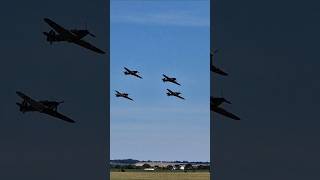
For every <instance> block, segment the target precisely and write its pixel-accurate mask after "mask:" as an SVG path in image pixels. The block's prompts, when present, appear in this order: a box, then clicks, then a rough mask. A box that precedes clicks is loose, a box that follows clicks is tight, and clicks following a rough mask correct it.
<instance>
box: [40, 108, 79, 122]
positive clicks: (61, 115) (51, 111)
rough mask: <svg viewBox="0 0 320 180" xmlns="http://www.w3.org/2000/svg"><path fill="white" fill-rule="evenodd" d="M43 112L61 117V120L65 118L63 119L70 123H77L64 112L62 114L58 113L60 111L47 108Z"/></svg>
mask: <svg viewBox="0 0 320 180" xmlns="http://www.w3.org/2000/svg"><path fill="white" fill-rule="evenodd" d="M43 113H46V114H48V115H50V116H53V117H56V118H59V119H61V120H63V121H67V122H70V123H75V121H74V120H72V119H70V118H68V117H67V116H65V115H63V114H60V113H58V112H56V111H53V110H45V111H44V112H43Z"/></svg>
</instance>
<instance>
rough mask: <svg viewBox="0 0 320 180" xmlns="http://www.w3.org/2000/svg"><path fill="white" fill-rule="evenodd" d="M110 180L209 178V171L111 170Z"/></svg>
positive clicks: (190, 179)
mask: <svg viewBox="0 0 320 180" xmlns="http://www.w3.org/2000/svg"><path fill="white" fill-rule="evenodd" d="M110 176H111V180H209V179H210V173H209V172H186V173H185V172H111V174H110Z"/></svg>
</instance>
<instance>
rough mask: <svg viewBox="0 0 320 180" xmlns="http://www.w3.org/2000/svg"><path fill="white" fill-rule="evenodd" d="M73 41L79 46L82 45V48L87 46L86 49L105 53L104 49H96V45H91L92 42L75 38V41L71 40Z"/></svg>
mask: <svg viewBox="0 0 320 180" xmlns="http://www.w3.org/2000/svg"><path fill="white" fill-rule="evenodd" d="M72 42H73V43H75V44H77V45H79V46H82V47H84V48H87V49H90V50H91V51H94V52H96V53H100V54H105V52H104V51H102V50H100V49H98V48H97V47H95V46H93V45H92V44H90V43H88V42H86V41H84V40H81V39H80V40H76V41H72Z"/></svg>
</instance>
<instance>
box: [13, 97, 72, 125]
mask: <svg viewBox="0 0 320 180" xmlns="http://www.w3.org/2000/svg"><path fill="white" fill-rule="evenodd" d="M16 93H17V95H18V96H19V97H21V98H22V99H23V100H22V103H16V104H17V105H18V106H19V108H20V109H19V110H20V111H21V112H22V113H25V112H33V111H37V112H40V113H44V114H47V115H50V116H53V117H56V118H58V119H61V120H63V121H66V122H69V123H74V122H75V121H74V120H72V119H70V118H68V117H67V116H65V115H62V114H60V113H58V106H59V105H60V104H61V103H63V101H61V102H57V101H48V100H45V101H36V100H33V99H32V98H30V97H29V96H27V95H25V94H23V93H22V92H19V91H17V92H16Z"/></svg>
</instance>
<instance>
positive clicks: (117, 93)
mask: <svg viewBox="0 0 320 180" xmlns="http://www.w3.org/2000/svg"><path fill="white" fill-rule="evenodd" d="M128 95H129V94H127V93H121V92H119V91H116V97H123V98H127V99H130V100H131V101H133V99H131V98H130V97H129V96H128Z"/></svg>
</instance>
